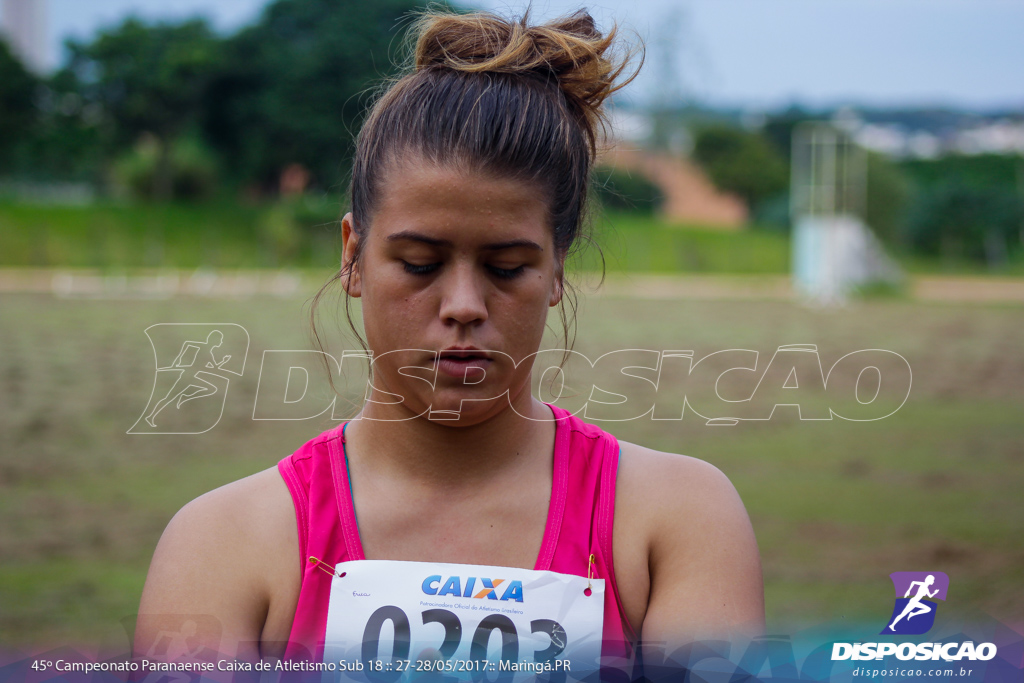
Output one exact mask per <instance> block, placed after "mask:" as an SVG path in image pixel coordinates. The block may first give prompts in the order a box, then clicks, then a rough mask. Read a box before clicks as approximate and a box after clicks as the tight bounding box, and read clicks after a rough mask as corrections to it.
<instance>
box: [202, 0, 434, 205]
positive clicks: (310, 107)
mask: <svg viewBox="0 0 1024 683" xmlns="http://www.w3.org/2000/svg"><path fill="white" fill-rule="evenodd" d="M416 5H417V3H416V2H415V0H379V1H376V2H361V1H358V0H278V1H277V2H274V3H272V4H271V5H269V6H268V7H267V8H266V9H265V10H264V12H263V15H262V16H261V18H260V20H259V22H258V23H257V24H256V25H255V26H252V27H249V28H247V29H244V30H242V31H241V32H239V33H238V34H237V35H236V36H234V37H233V38H231V39H230V41H229V43H228V45H227V62H226V64H225V68H224V70H223V71H222V73H221V75H220V77H219V78H218V79H217V82H216V84H215V86H214V87H213V88H212V89H211V90H210V91H209V94H210V100H209V104H208V111H209V117H208V118H207V120H206V127H205V129H206V131H207V135H208V137H209V138H210V139H211V140H212V141H213V142H214V144H215V145H216V146H217V147H218V148H220V149H222V150H223V151H224V153H225V155H226V157H227V159H228V164H227V166H228V168H231V169H234V171H235V173H236V175H237V176H238V177H239V179H242V180H257V181H260V182H262V183H264V184H270V183H272V182H273V181H274V180H276V178H277V175H278V174H279V173H280V170H281V169H282V168H284V167H285V166H287V165H289V164H291V163H300V164H302V165H303V166H305V167H306V168H308V169H309V170H310V171H312V173H313V175H314V179H315V181H316V182H318V183H319V184H320V185H321V186H325V187H336V186H337V185H338V184H339V183H340V180H341V178H342V177H343V169H344V166H345V163H346V160H347V159H348V158H349V157H350V156H351V150H352V141H353V138H354V135H355V131H356V130H357V129H358V125H359V121H360V118H361V115H362V113H363V112H364V110H365V105H366V103H367V100H368V99H369V96H368V94H367V88H368V87H370V86H371V85H372V84H374V83H376V82H377V81H378V80H379V79H380V78H381V77H382V76H386V75H390V74H392V73H393V72H394V71H395V66H394V64H393V59H392V58H391V56H390V55H389V48H390V47H391V46H392V45H395V46H397V45H398V44H399V41H396V40H395V38H396V37H397V36H398V35H400V32H401V28H402V23H403V18H407V17H408V16H409V13H410V12H411V11H412V10H414V9H415V8H416Z"/></svg>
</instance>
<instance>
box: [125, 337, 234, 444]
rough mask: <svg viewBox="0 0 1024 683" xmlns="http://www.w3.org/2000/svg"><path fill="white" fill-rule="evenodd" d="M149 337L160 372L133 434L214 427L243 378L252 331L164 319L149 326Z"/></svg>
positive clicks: (193, 431) (132, 428)
mask: <svg viewBox="0 0 1024 683" xmlns="http://www.w3.org/2000/svg"><path fill="white" fill-rule="evenodd" d="M146 336H147V337H149V342H150V344H151V345H152V347H153V355H154V357H155V361H156V375H155V377H154V380H153V390H152V392H151V393H150V397H149V401H148V402H147V404H146V408H145V410H144V411H143V413H142V415H141V416H140V417H139V419H138V420H136V422H135V424H134V425H132V427H131V429H129V430H128V433H129V434H201V433H203V432H207V431H209V430H211V429H213V427H215V426H216V425H217V423H218V422H220V419H221V416H222V415H223V414H224V403H225V400H226V399H227V391H228V386H229V385H230V383H231V377H230V376H231V375H235V376H238V377H241V376H242V372H243V371H244V369H245V357H246V355H247V354H248V351H249V333H248V332H247V331H246V330H245V328H244V327H242V326H240V325H235V324H233V323H222V324H216V325H205V324H191V323H161V324H158V325H152V326H150V327H148V328H146ZM172 354H173V355H172ZM200 399H204V400H200Z"/></svg>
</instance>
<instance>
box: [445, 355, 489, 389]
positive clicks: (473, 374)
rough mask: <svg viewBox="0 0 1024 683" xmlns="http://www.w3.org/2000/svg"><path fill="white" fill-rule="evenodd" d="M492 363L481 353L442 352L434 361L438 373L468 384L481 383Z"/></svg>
mask: <svg viewBox="0 0 1024 683" xmlns="http://www.w3.org/2000/svg"><path fill="white" fill-rule="evenodd" d="M492 362H494V361H493V360H491V359H490V358H487V357H485V356H484V355H483V354H482V353H475V352H472V351H461V352H460V351H442V352H441V353H439V354H438V356H437V358H436V359H435V365H436V366H437V370H438V372H441V373H443V374H445V375H448V376H449V377H456V378H458V379H465V380H466V381H467V383H469V384H476V383H477V382H479V381H481V380H482V379H483V378H484V376H485V375H486V372H487V368H488V367H489V366H490V364H491V363H492Z"/></svg>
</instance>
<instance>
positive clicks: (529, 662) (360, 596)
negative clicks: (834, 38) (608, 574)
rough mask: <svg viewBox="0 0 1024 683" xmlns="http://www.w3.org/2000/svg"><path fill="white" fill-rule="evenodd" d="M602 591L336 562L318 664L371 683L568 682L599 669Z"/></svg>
mask: <svg viewBox="0 0 1024 683" xmlns="http://www.w3.org/2000/svg"><path fill="white" fill-rule="evenodd" d="M604 591H605V585H604V580H603V579H586V578H583V577H580V576H570V575H567V574H558V573H556V572H550V571H535V570H531V569H513V568H509V567H490V566H484V565H469V564H439V563H432V562H395V561H389V560H358V561H354V562H345V563H342V564H339V565H338V566H337V567H335V573H334V576H333V577H332V579H331V600H330V607H329V610H328V614H327V629H326V633H325V644H324V663H325V664H333V665H335V666H336V667H337V668H336V669H334V667H332V669H334V670H336V671H337V672H338V673H337V674H336V675H335V678H340V679H342V680H345V679H346V678H348V679H351V680H357V681H370V682H373V683H394V682H395V681H399V680H403V681H406V680H414V679H419V678H422V677H424V675H425V674H426V675H427V677H428V678H430V679H431V680H445V681H463V680H471V681H476V682H480V683H482V682H484V681H491V682H495V681H501V682H502V683H506V682H511V681H522V680H527V679H533V678H536V680H540V681H552V682H557V681H566V680H570V679H573V678H575V677H574V676H573V672H574V671H575V672H577V674H578V675H579V676H583V675H585V674H586V673H590V672H593V671H594V670H595V669H596V668H597V666H598V661H599V658H600V655H601V635H602V628H603V621H604ZM432 673H433V674H435V675H434V676H432V675H430V674H432ZM436 674H440V675H441V676H442V678H441V679H438V678H436Z"/></svg>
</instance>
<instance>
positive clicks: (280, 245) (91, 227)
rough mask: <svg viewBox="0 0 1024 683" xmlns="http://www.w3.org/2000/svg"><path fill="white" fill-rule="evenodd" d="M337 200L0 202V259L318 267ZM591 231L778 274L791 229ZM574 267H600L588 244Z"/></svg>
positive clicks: (640, 224)
mask: <svg viewBox="0 0 1024 683" xmlns="http://www.w3.org/2000/svg"><path fill="white" fill-rule="evenodd" d="M341 204H342V200H341V199H340V198H337V197H335V198H330V197H324V198H319V199H316V198H312V197H309V198H304V199H301V200H295V201H292V202H291V203H289V204H279V205H272V204H251V205H245V204H239V203H237V202H215V203H209V204H170V205H154V204H132V203H124V204H118V203H99V204H96V205H90V206H84V207H75V206H45V205H32V204H14V203H10V202H3V201H0V267H61V268H90V269H98V270H102V271H106V272H124V271H126V270H127V271H132V270H137V269H148V268H157V267H168V268H183V269H193V268H215V269H219V268H267V267H274V268H279V267H290V268H314V269H316V268H324V267H328V268H329V267H332V266H333V264H334V263H335V262H336V261H337V255H338V253H339V250H340V247H339V242H340V237H339V228H338V224H337V220H338V218H339V216H340V213H341ZM591 226H592V231H593V237H594V240H595V242H596V243H597V244H598V245H599V246H600V248H601V250H602V251H603V253H604V254H605V266H606V267H607V270H608V271H609V272H634V273H635V272H648V273H729V274H745V275H755V274H784V273H787V272H789V258H790V247H789V238H788V235H786V234H785V233H784V232H779V231H778V230H770V229H765V228H759V227H757V226H750V227H748V228H747V229H744V230H739V231H727V230H721V229H716V228H712V227H706V226H699V225H674V224H670V223H667V222H665V221H663V220H660V219H658V218H655V217H653V216H645V215H642V214H632V213H622V212H598V213H596V214H595V215H594V217H593V220H592V222H591ZM896 256H897V259H898V260H899V262H900V263H901V264H902V265H903V267H904V268H905V269H906V270H907V271H908V272H910V273H915V274H927V273H949V274H986V273H991V272H996V273H997V274H1000V275H1014V276H1015V275H1021V274H1024V251H1022V250H1020V249H1017V250H1016V251H1014V252H1013V254H1012V255H1011V258H1010V260H1009V261H1008V262H1007V263H1005V264H1003V265H1002V266H1000V268H999V269H998V270H997V271H991V270H990V269H988V268H987V267H986V266H985V264H983V263H976V262H970V261H966V260H943V259H941V258H938V257H926V256H920V255H914V254H910V253H899V254H897V255H896ZM570 268H577V269H582V270H588V271H595V270H600V268H601V257H600V253H599V251H598V250H596V249H594V248H589V249H587V250H585V251H584V253H583V254H582V255H581V256H580V258H579V259H578V260H576V261H574V262H573V263H571V264H570Z"/></svg>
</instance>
